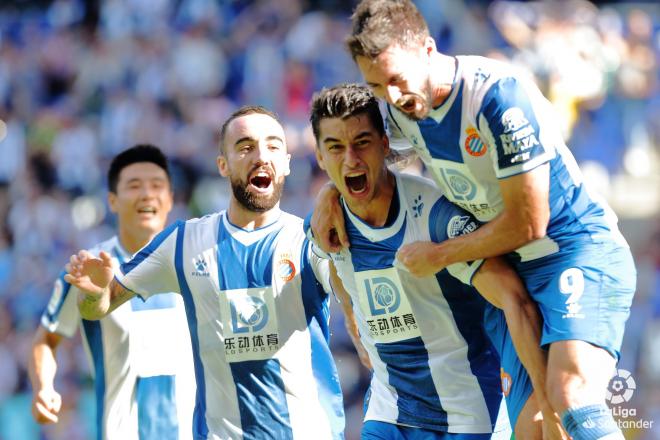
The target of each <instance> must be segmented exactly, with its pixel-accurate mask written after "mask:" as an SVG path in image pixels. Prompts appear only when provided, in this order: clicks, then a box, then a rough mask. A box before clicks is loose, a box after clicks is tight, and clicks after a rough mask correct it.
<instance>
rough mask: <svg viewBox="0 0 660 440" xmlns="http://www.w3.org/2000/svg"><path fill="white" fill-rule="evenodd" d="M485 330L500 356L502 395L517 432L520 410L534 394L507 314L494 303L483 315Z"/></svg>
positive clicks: (513, 427)
mask: <svg viewBox="0 0 660 440" xmlns="http://www.w3.org/2000/svg"><path fill="white" fill-rule="evenodd" d="M484 328H485V329H486V333H487V334H488V336H489V337H490V340H491V342H492V343H493V345H494V346H495V349H496V350H497V353H498V354H499V355H500V377H501V378H502V392H503V393H504V397H505V399H506V409H507V411H508V413H509V421H510V423H511V428H512V429H515V427H516V423H517V422H518V416H519V415H520V411H522V409H523V407H524V406H525V403H527V399H529V396H530V395H531V394H532V391H534V388H533V387H532V381H531V379H530V378H529V375H528V374H527V370H526V369H525V367H523V364H522V363H521V362H520V359H519V358H518V354H517V353H516V349H515V347H514V346H513V340H512V339H511V335H510V333H509V328H508V327H507V325H506V318H505V317H504V312H503V311H502V310H500V309H498V308H497V307H495V306H493V305H492V304H487V305H486V310H485V312H484Z"/></svg>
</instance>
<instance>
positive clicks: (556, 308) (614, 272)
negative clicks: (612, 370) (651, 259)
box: [518, 243, 636, 357]
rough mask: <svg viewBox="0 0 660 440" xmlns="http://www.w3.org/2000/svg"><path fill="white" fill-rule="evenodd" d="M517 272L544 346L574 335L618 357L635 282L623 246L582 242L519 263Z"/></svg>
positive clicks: (631, 263) (626, 252)
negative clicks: (538, 318) (536, 313)
mask: <svg viewBox="0 0 660 440" xmlns="http://www.w3.org/2000/svg"><path fill="white" fill-rule="evenodd" d="M518 272H519V274H520V275H521V277H522V278H523V280H524V281H525V284H526V285H527V289H528V290H529V292H530V294H531V296H532V298H533V299H534V300H535V301H536V302H537V303H538V305H539V309H540V310H541V314H542V315H543V321H544V323H543V335H542V339H541V343H542V344H543V345H544V346H548V345H549V344H552V343H553V342H557V341H566V340H580V341H585V342H588V343H590V344H593V345H595V346H598V347H602V348H603V349H605V350H607V351H609V352H610V353H611V354H612V356H614V357H618V355H619V350H620V348H621V341H622V339H623V331H624V328H625V322H626V320H627V319H628V316H629V314H630V305H631V303H632V297H633V295H634V292H635V285H636V272H635V266H634V263H633V260H632V255H631V254H630V250H629V249H628V248H625V247H622V246H619V245H618V244H615V243H600V244H597V245H596V244H584V245H581V246H575V247H574V248H573V249H563V250H561V251H560V252H559V253H557V254H554V255H552V256H549V257H545V258H543V259H540V260H537V261H533V262H527V263H521V264H519V265H518Z"/></svg>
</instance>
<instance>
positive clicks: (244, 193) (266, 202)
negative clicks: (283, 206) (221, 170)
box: [230, 178, 285, 212]
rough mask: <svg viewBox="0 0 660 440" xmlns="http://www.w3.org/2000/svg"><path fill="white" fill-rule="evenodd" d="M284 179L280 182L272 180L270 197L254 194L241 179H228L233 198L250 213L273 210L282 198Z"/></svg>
mask: <svg viewBox="0 0 660 440" xmlns="http://www.w3.org/2000/svg"><path fill="white" fill-rule="evenodd" d="M284 180H285V179H284V178H282V180H281V181H280V182H276V181H275V179H273V181H272V183H271V185H273V192H272V193H271V194H270V195H266V194H255V193H253V192H251V191H250V190H249V189H248V185H249V184H248V182H245V181H243V180H241V179H233V178H232V179H230V182H231V189H232V192H233V193H234V197H235V198H236V200H237V201H238V203H240V204H241V205H242V206H243V207H244V208H245V209H247V210H248V211H252V212H266V211H270V210H271V209H273V208H274V207H275V206H276V205H277V204H278V203H279V201H280V198H281V197H282V191H283V190H284Z"/></svg>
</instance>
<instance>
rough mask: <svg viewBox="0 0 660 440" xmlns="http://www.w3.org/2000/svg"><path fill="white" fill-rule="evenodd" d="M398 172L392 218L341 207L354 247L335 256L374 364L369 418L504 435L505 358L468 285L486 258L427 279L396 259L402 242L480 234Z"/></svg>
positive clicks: (422, 184)
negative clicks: (370, 217) (382, 221)
mask: <svg viewBox="0 0 660 440" xmlns="http://www.w3.org/2000/svg"><path fill="white" fill-rule="evenodd" d="M395 176H396V186H397V191H396V192H395V196H394V197H395V198H394V200H393V202H392V203H393V204H395V203H396V202H397V200H398V204H399V211H398V214H397V215H396V218H395V220H393V221H392V222H391V224H389V225H386V226H384V227H372V226H370V225H368V224H366V223H365V222H363V221H362V220H361V219H360V218H358V217H357V216H355V215H354V214H353V213H352V212H351V211H350V210H349V209H348V207H347V206H346V205H345V204H344V205H343V209H344V215H345V219H346V231H347V233H348V237H349V240H350V242H351V246H350V248H348V249H343V250H342V251H341V252H340V253H334V254H331V256H330V257H331V258H332V261H333V262H334V264H335V266H336V268H337V273H338V275H339V277H340V278H341V280H342V282H343V284H344V287H345V288H346V290H347V291H348V293H349V294H350V296H351V299H352V303H353V309H354V312H355V318H356V321H357V324H358V327H359V330H360V338H361V340H362V343H363V345H364V346H365V348H366V350H367V351H368V353H369V357H370V359H371V362H372V364H373V368H374V374H373V377H372V380H371V387H370V394H369V397H368V403H367V406H366V414H365V421H368V420H377V421H383V422H388V423H394V424H400V425H406V426H413V427H420V428H425V429H432V430H436V431H446V432H451V433H490V432H493V431H495V432H502V435H504V438H508V437H507V435H509V434H507V432H508V430H509V429H510V427H509V421H508V417H507V413H506V408H505V405H504V399H503V396H502V391H501V386H500V368H499V358H498V357H497V354H496V352H495V350H494V348H493V347H492V345H491V343H490V341H489V339H488V337H487V335H486V334H485V331H484V327H483V314H484V306H485V300H484V299H483V297H482V296H481V295H479V293H478V292H477V291H476V290H475V289H474V288H472V287H470V286H469V283H470V280H471V278H472V275H473V274H474V273H475V272H476V271H477V269H478V268H479V267H480V265H481V261H477V262H473V263H460V264H456V265H452V266H450V267H448V268H447V269H445V270H442V271H441V272H439V273H437V274H436V275H434V276H429V277H424V278H418V277H415V276H413V275H412V274H410V273H409V272H407V271H406V270H405V269H403V267H402V266H400V265H399V264H398V262H396V261H395V255H396V252H397V251H398V249H399V248H400V247H401V246H402V245H405V244H409V243H413V242H416V241H436V242H440V241H444V240H446V239H448V238H451V237H455V236H458V235H461V234H466V233H469V232H471V231H474V230H475V229H476V228H477V226H478V225H477V222H476V220H475V219H474V218H473V217H472V216H471V215H470V214H468V213H466V212H465V211H463V210H461V209H460V208H458V207H457V206H455V205H453V204H452V203H450V202H449V201H448V200H446V199H445V198H444V197H442V194H441V193H440V191H439V190H438V189H437V187H436V186H435V185H433V183H432V182H431V181H429V180H427V179H422V178H419V177H414V176H410V175H406V174H396V173H395ZM342 203H344V202H343V200H342ZM393 206H396V205H393ZM314 250H315V251H316V252H319V255H322V252H321V251H320V250H318V249H317V248H316V247H314Z"/></svg>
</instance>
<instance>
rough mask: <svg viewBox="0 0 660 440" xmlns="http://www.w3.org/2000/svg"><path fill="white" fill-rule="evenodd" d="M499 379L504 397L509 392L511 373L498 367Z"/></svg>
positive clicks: (511, 380)
mask: <svg viewBox="0 0 660 440" xmlns="http://www.w3.org/2000/svg"><path fill="white" fill-rule="evenodd" d="M500 380H501V381H502V393H503V394H504V396H505V397H506V396H508V395H509V393H510V392H511V386H512V385H513V379H511V375H510V374H509V373H507V372H506V371H504V368H500Z"/></svg>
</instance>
